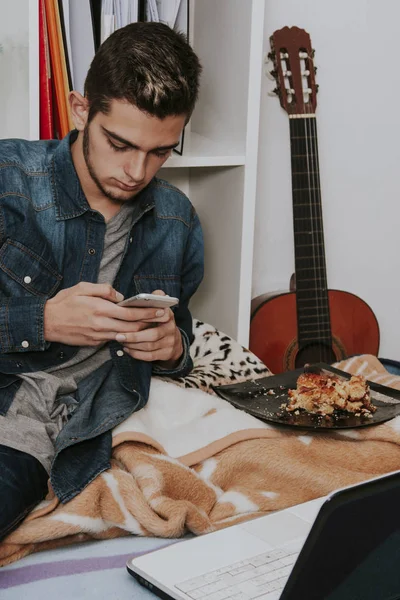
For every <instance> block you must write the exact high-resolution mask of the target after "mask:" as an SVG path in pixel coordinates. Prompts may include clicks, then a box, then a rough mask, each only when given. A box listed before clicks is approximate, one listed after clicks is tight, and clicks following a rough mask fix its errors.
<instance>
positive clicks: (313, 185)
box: [289, 116, 332, 346]
mask: <svg viewBox="0 0 400 600" xmlns="http://www.w3.org/2000/svg"><path fill="white" fill-rule="evenodd" d="M289 122H290V145H291V159H292V194H293V228H294V247H295V265H296V301H297V323H298V341H299V345H300V346H302V345H305V344H308V343H311V342H325V343H327V344H329V345H330V346H331V344H332V332H331V325H330V314H329V301H328V286H327V276H326V263H325V244H324V231H323V223H322V207H321V189H320V177H319V162H318V140H317V122H316V119H315V117H314V116H310V117H305V118H301V119H289Z"/></svg>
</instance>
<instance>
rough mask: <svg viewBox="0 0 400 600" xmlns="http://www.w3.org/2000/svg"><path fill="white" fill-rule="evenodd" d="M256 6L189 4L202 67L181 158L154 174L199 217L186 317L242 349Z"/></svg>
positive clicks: (254, 145) (251, 198) (248, 269)
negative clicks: (199, 249) (198, 257)
mask: <svg viewBox="0 0 400 600" xmlns="http://www.w3.org/2000/svg"><path fill="white" fill-rule="evenodd" d="M264 4H265V1H264V0H191V6H190V8H191V10H190V16H191V27H190V30H191V34H192V36H191V40H190V41H191V43H192V45H193V47H194V50H195V51H196V52H197V54H198V55H199V57H200V60H201V62H202V64H203V69H204V70H203V76H202V85H201V91H200V97H199V101H198V104H197V106H196V108H195V111H194V113H193V117H192V119H191V122H190V124H189V126H190V127H189V129H188V131H187V132H185V141H184V149H183V156H178V155H176V154H175V155H174V156H172V157H171V158H170V159H169V160H168V161H167V163H166V164H165V166H164V167H163V169H162V170H161V173H160V176H161V177H163V178H165V179H167V180H169V181H170V182H171V183H174V184H175V185H177V186H178V187H180V188H181V189H182V190H183V191H184V192H185V193H186V194H187V195H188V196H189V198H190V200H191V201H192V203H193V204H194V206H195V207H196V210H197V212H198V214H199V217H200V220H201V223H202V225H203V230H204V238H205V277H204V281H203V283H202V285H201V287H200V290H199V291H198V292H197V294H196V295H195V297H194V298H193V300H192V303H191V310H192V314H193V315H194V316H195V317H198V318H200V319H202V320H205V321H206V322H208V323H211V324H213V325H215V326H216V327H218V328H220V329H221V330H222V331H224V332H225V333H227V334H229V335H231V336H232V337H234V338H235V339H237V340H238V341H239V342H240V343H241V344H243V345H245V346H247V345H248V339H249V323H250V302H251V284H252V263H253V232H254V217H255V202H256V177H257V152H258V130H259V113H260V89H261V78H262V70H263V34H264Z"/></svg>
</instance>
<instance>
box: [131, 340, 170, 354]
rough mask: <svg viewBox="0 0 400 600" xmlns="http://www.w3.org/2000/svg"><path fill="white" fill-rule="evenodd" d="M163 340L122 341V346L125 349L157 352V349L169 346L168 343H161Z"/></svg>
mask: <svg viewBox="0 0 400 600" xmlns="http://www.w3.org/2000/svg"><path fill="white" fill-rule="evenodd" d="M163 341H164V340H160V341H158V342H140V343H137V344H128V343H124V345H123V348H124V349H125V348H126V349H127V350H137V351H140V352H157V351H158V350H165V349H166V348H170V344H167V343H163Z"/></svg>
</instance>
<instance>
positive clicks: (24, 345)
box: [21, 340, 29, 348]
mask: <svg viewBox="0 0 400 600" xmlns="http://www.w3.org/2000/svg"><path fill="white" fill-rule="evenodd" d="M21 346H22V347H23V348H29V342H27V341H26V340H24V341H23V342H22V344H21Z"/></svg>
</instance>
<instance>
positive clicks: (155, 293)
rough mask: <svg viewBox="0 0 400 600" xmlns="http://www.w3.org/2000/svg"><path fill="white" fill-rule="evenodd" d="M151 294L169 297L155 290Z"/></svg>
mask: <svg viewBox="0 0 400 600" xmlns="http://www.w3.org/2000/svg"><path fill="white" fill-rule="evenodd" d="M151 293H152V294H154V295H155V296H166V295H167V294H166V293H165V292H163V291H162V290H154V292H151Z"/></svg>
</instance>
